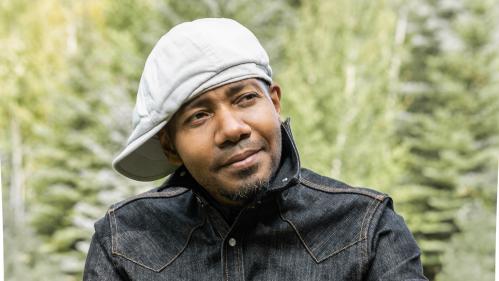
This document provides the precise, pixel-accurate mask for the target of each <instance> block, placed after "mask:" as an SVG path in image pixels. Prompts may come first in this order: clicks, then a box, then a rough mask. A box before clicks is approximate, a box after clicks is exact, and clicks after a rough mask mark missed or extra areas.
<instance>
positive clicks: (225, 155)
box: [212, 139, 266, 171]
mask: <svg viewBox="0 0 499 281" xmlns="http://www.w3.org/2000/svg"><path fill="white" fill-rule="evenodd" d="M265 146H266V145H265V141H263V140H250V139H243V140H240V141H239V142H237V143H236V144H234V145H232V146H227V147H224V148H222V149H220V150H219V152H218V153H216V155H215V157H214V159H213V160H214V161H213V163H214V165H213V168H212V170H213V171H218V170H220V169H222V168H223V167H224V166H226V165H227V163H228V162H229V161H230V159H231V158H232V157H234V155H237V154H239V153H243V152H245V151H258V150H261V149H264V148H265Z"/></svg>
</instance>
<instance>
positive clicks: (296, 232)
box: [277, 201, 319, 263]
mask: <svg viewBox="0 0 499 281" xmlns="http://www.w3.org/2000/svg"><path fill="white" fill-rule="evenodd" d="M277 205H278V209H279V216H280V217H281V219H282V220H283V221H285V222H287V223H288V224H289V225H290V226H291V228H293V230H294V232H295V234H296V235H297V236H298V239H299V240H300V242H301V243H302V244H303V246H304V247H305V249H306V250H307V252H308V253H309V255H310V256H311V257H312V258H313V259H314V261H315V262H316V263H319V260H318V259H317V257H316V256H315V255H314V253H312V250H311V249H310V248H309V247H308V246H307V243H305V240H303V237H302V236H301V234H300V232H299V231H298V229H297V228H296V226H295V225H294V224H293V222H292V221H291V220H289V219H287V218H285V217H284V216H283V214H282V210H281V208H282V207H281V204H280V203H279V201H277Z"/></svg>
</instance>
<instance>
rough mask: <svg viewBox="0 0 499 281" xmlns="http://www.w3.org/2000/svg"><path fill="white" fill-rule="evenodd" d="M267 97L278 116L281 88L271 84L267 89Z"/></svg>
mask: <svg viewBox="0 0 499 281" xmlns="http://www.w3.org/2000/svg"><path fill="white" fill-rule="evenodd" d="M269 95H270V99H271V100H272V104H273V105H274V108H275V110H276V112H277V113H278V114H280V113H281V87H279V85H278V84H276V83H272V84H271V85H270V87H269Z"/></svg>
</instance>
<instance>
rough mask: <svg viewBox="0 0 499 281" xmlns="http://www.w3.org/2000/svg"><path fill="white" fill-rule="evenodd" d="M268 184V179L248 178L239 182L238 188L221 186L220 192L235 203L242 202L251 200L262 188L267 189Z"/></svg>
mask: <svg viewBox="0 0 499 281" xmlns="http://www.w3.org/2000/svg"><path fill="white" fill-rule="evenodd" d="M268 186H269V180H268V179H260V178H256V179H248V180H247V181H241V182H240V183H239V184H237V188H230V189H228V188H220V190H219V194H220V195H221V196H222V197H224V198H225V199H227V200H229V201H231V202H233V203H235V204H241V203H246V202H249V201H251V200H252V199H253V198H254V197H255V195H256V194H257V193H258V192H259V191H260V190H264V189H267V188H268Z"/></svg>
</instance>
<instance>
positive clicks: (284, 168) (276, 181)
mask: <svg viewBox="0 0 499 281" xmlns="http://www.w3.org/2000/svg"><path fill="white" fill-rule="evenodd" d="M281 135H282V152H281V161H280V164H279V168H278V169H277V171H276V173H275V175H274V177H273V179H272V180H271V182H270V184H269V187H268V188H267V189H266V190H265V191H264V193H269V192H275V191H279V190H283V189H285V188H287V187H289V186H290V185H293V184H296V183H298V182H299V179H300V158H299V155H298V150H297V149H296V145H295V142H294V140H293V135H292V133H291V126H290V119H289V118H288V119H286V120H285V121H284V122H282V123H281ZM169 187H187V188H190V189H192V190H193V192H195V193H196V194H198V195H201V196H202V197H205V198H206V197H207V195H208V194H207V192H206V191H205V190H204V189H203V188H202V187H201V186H200V185H199V184H198V183H197V182H196V180H194V178H193V177H192V176H191V174H190V173H189V171H187V169H186V168H185V166H181V167H179V168H178V169H177V170H175V172H174V173H173V174H171V175H170V176H169V177H168V178H167V180H166V182H165V183H164V184H163V185H162V186H161V187H160V188H158V191H161V190H164V189H166V188H169ZM264 195H265V194H259V197H262V196H264Z"/></svg>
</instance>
